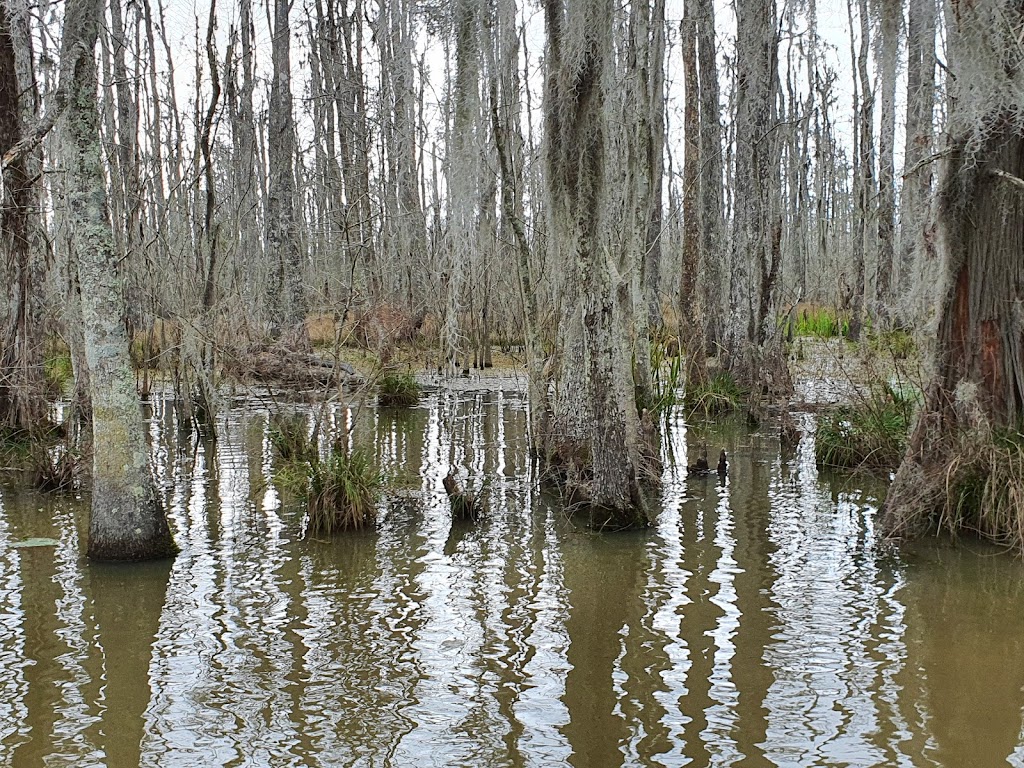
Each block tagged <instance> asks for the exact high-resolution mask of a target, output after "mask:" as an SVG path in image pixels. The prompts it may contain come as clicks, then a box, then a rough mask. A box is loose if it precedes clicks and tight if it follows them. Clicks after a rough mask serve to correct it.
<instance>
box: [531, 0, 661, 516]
mask: <svg viewBox="0 0 1024 768" xmlns="http://www.w3.org/2000/svg"><path fill="white" fill-rule="evenodd" d="M544 10H545V20H546V26H547V35H548V38H547V39H548V47H547V50H548V56H547V72H546V86H545V105H544V114H545V121H546V132H545V149H544V155H545V158H544V159H545V164H546V169H547V179H546V181H547V203H548V205H547V216H548V237H549V247H550V249H551V250H550V257H551V260H552V263H553V264H558V265H559V266H560V268H561V270H562V271H563V275H564V278H563V286H564V290H563V292H562V297H561V298H562V301H563V311H562V315H561V321H560V323H559V326H558V331H557V339H556V349H555V357H556V360H557V361H558V366H559V367H558V372H557V374H556V377H555V393H554V401H553V407H552V419H551V425H550V427H551V430H550V433H549V434H547V435H545V436H544V437H545V438H546V449H545V453H546V455H547V457H548V458H549V461H550V462H551V463H552V464H553V465H554V467H555V468H556V469H557V471H559V472H560V473H561V474H563V476H564V478H565V481H566V490H567V492H568V494H569V496H570V498H573V499H575V500H577V501H579V502H580V503H581V504H582V505H583V506H584V507H585V508H586V509H588V510H589V511H590V513H591V522H592V523H593V524H594V525H595V526H597V527H600V528H605V527H613V528H621V527H628V526H632V525H636V524H639V523H643V522H645V520H646V516H645V513H644V506H643V500H642V495H641V491H640V482H639V474H640V472H641V469H642V468H641V452H640V444H641V439H642V438H641V431H640V420H639V417H638V414H637V409H636V404H635V401H634V399H633V377H632V371H631V365H630V359H629V356H628V346H627V345H626V343H625V332H624V331H625V328H624V322H625V320H626V319H625V318H623V317H621V315H620V313H621V309H620V307H619V304H618V301H617V296H618V295H619V294H620V292H621V291H627V292H628V290H629V287H628V286H629V283H628V280H629V279H631V278H630V276H629V275H616V276H615V282H613V277H612V275H611V271H610V263H609V262H610V259H611V256H610V254H609V253H608V252H607V247H608V246H607V243H608V237H609V231H608V227H609V222H608V221H607V220H606V218H607V208H606V204H607V200H606V195H607V193H608V190H607V189H606V164H607V162H608V158H607V157H606V151H607V150H606V147H605V133H606V130H607V126H606V117H605V114H604V109H605V97H606V88H607V81H606V79H605V78H606V76H607V75H608V72H607V71H606V67H610V66H612V61H611V41H612V26H611V18H612V7H611V4H610V3H609V2H605V1H604V0H589V2H585V3H583V2H581V3H577V4H573V5H571V6H569V7H567V8H563V6H562V4H561V3H560V2H559V0H546V2H545V4H544Z"/></svg>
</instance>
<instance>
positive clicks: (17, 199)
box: [0, 0, 46, 433]
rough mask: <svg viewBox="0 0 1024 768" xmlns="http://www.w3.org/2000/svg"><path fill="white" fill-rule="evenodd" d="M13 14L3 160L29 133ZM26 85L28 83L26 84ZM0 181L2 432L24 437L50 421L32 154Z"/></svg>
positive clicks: (1, 45)
mask: <svg viewBox="0 0 1024 768" xmlns="http://www.w3.org/2000/svg"><path fill="white" fill-rule="evenodd" d="M12 22H13V14H12V11H11V9H10V8H9V5H8V3H7V2H6V0H0V155H4V154H6V153H7V151H8V150H9V149H10V148H11V147H13V146H15V145H16V144H17V143H18V141H20V140H21V139H22V137H23V134H24V132H25V129H24V122H23V119H22V117H23V115H24V114H25V109H24V104H23V101H24V99H23V97H22V93H23V92H24V95H25V96H26V97H31V95H32V93H33V91H32V89H30V88H27V87H25V88H23V87H22V86H23V84H20V83H19V82H18V80H19V78H18V66H17V64H16V56H17V53H16V48H17V42H16V40H15V34H14V30H13V23H12ZM24 85H27V84H24ZM2 172H3V177H2V180H0V275H2V276H3V285H2V287H0V296H2V297H3V302H2V305H0V306H2V314H0V429H2V428H7V429H11V430H14V431H16V432H21V433H30V432H33V431H34V430H37V429H39V428H40V427H41V426H42V425H43V423H44V422H45V421H46V396H45V382H44V379H43V339H42V327H41V322H40V299H41V297H40V290H41V286H40V285H39V280H40V276H41V274H40V273H41V269H40V268H39V264H38V262H39V261H40V259H41V254H39V253H38V252H36V250H35V249H33V247H32V245H33V243H32V240H33V238H32V234H31V232H32V228H33V211H34V210H35V208H36V205H37V202H38V197H37V193H36V191H35V186H36V185H35V182H34V181H33V179H32V177H31V175H30V173H29V155H28V153H24V154H19V155H18V156H16V157H12V159H11V161H10V163H5V164H4V167H3V171H2Z"/></svg>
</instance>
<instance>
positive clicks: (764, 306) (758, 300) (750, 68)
mask: <svg viewBox="0 0 1024 768" xmlns="http://www.w3.org/2000/svg"><path fill="white" fill-rule="evenodd" d="M736 10H737V39H736V169H735V176H734V179H733V188H734V195H735V197H734V200H735V202H734V206H735V214H734V217H733V239H732V249H731V252H730V255H731V265H730V266H731V270H730V288H729V313H730V318H729V322H728V325H727V328H726V344H725V346H726V355H727V363H728V367H729V368H730V370H732V371H733V373H734V374H735V375H736V376H737V378H738V379H740V380H742V381H744V382H746V383H748V384H754V383H755V379H756V378H757V377H758V376H759V375H760V373H759V371H758V370H757V368H758V367H759V365H758V363H757V362H756V359H755V358H757V357H759V356H760V353H761V348H762V346H763V345H764V344H765V342H766V340H767V336H768V325H769V323H770V321H771V320H772V318H771V312H772V305H773V291H774V285H775V282H776V279H777V276H778V270H779V266H780V265H779V260H780V251H779V241H780V238H781V234H782V233H781V221H780V219H779V215H780V214H779V211H780V208H779V142H778V132H777V131H776V130H775V125H774V121H773V118H774V115H773V105H774V103H775V98H776V93H777V90H776V89H777V85H778V72H777V57H778V33H777V30H776V11H775V2H774V0H773V1H772V2H765V3H747V2H739V3H737V8H736Z"/></svg>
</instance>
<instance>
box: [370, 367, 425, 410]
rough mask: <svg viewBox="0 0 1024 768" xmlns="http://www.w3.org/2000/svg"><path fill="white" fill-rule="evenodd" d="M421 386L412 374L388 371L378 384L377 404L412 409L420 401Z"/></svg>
mask: <svg viewBox="0 0 1024 768" xmlns="http://www.w3.org/2000/svg"><path fill="white" fill-rule="evenodd" d="M420 395H421V391H420V385H419V384H418V383H417V382H416V377H415V376H413V375H412V374H411V373H408V372H406V373H398V372H396V371H388V372H386V373H384V374H383V375H382V376H381V377H380V380H379V381H378V382H377V404H378V405H381V406H384V407H393V408H411V407H412V406H414V405H416V404H417V403H419V401H420Z"/></svg>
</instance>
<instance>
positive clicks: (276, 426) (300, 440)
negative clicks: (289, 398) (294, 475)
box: [269, 413, 316, 462]
mask: <svg viewBox="0 0 1024 768" xmlns="http://www.w3.org/2000/svg"><path fill="white" fill-rule="evenodd" d="M269 437H270V444H271V445H272V446H273V447H274V450H275V451H277V454H278V456H280V457H281V458H282V459H284V460H285V462H290V461H305V460H307V459H308V458H309V457H311V456H313V455H314V454H315V453H316V446H314V445H313V440H312V438H311V437H310V434H309V428H308V425H307V423H306V418H305V417H304V416H302V415H301V414H283V413H275V414H273V415H272V416H271V417H270V435H269Z"/></svg>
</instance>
